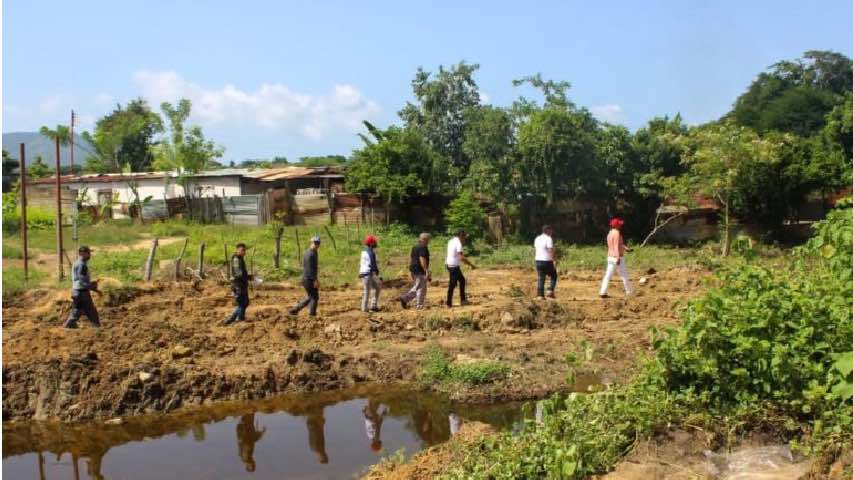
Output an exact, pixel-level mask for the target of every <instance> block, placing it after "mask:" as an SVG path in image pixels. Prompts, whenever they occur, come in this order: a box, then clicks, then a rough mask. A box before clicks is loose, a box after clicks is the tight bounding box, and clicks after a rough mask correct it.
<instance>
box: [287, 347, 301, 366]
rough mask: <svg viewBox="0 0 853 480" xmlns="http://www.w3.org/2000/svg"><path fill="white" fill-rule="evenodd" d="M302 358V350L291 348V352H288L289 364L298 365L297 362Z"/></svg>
mask: <svg viewBox="0 0 853 480" xmlns="http://www.w3.org/2000/svg"><path fill="white" fill-rule="evenodd" d="M300 358H302V352H300V351H299V350H291V351H290V353H288V354H287V364H288V365H296V362H298V361H299V359H300Z"/></svg>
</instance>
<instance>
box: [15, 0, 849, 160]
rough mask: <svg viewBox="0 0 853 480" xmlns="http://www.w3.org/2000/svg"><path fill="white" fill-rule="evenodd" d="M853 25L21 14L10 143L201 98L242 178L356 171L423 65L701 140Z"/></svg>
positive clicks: (113, 7) (649, 7)
mask: <svg viewBox="0 0 853 480" xmlns="http://www.w3.org/2000/svg"><path fill="white" fill-rule="evenodd" d="M851 18H853V2H850V1H826V2H803V1H749V2H744V1H739V2H736V1H714V2H712V1H698V0H696V1H684V0H682V1H659V2H654V1H646V2H631V1H613V2H582V1H572V2H569V1H542V2H524V3H522V2H517V1H514V2H513V1H477V2H475V1H468V2H466V1H460V0H457V1H429V2H404V1H399V0H398V1H382V2H370V1H362V2H355V1H304V2H286V1H253V2H248V1H246V2H235V1H233V0H232V1H204V2H200V1H188V0H179V1H161V0H148V1H144V2H143V1H115V0H113V1H87V0H80V1H76V2H65V1H63V2H59V1H27V0H7V1H5V2H3V131H4V132H10V131H21V130H34V129H37V128H38V127H39V126H40V125H43V124H48V125H54V124H56V123H58V122H61V121H62V122H67V117H68V112H69V110H70V109H71V108H72V107H73V108H74V109H75V110H76V111H78V112H79V113H80V115H81V118H82V121H83V124H84V127H87V128H91V127H92V125H93V124H94V120H95V119H96V118H97V117H98V116H100V115H102V114H104V113H105V112H108V111H109V110H110V109H111V107H112V105H114V104H115V102H122V103H124V102H126V101H127V100H129V99H132V98H135V97H137V96H144V97H146V98H148V99H149V100H150V101H151V102H152V104H153V105H159V103H160V102H161V101H163V100H172V101H174V100H177V99H178V98H179V97H180V96H188V97H190V98H191V99H192V100H193V101H194V114H193V116H192V117H191V121H192V123H196V124H199V125H202V126H203V127H204V129H205V131H206V133H207V134H208V136H209V137H211V138H213V139H214V140H215V141H216V142H217V143H219V144H221V145H223V146H224V147H225V148H226V153H225V160H226V161H228V160H237V161H239V160H242V159H245V158H264V157H270V156H273V155H284V156H287V157H288V158H291V159H294V158H297V157H299V156H302V155H315V154H316V155H319V154H327V153H328V154H349V153H350V152H351V150H352V148H353V147H356V146H357V145H358V139H357V137H356V135H355V132H357V131H359V129H360V122H361V120H363V119H369V120H371V121H374V122H375V123H377V124H379V125H381V126H385V125H388V124H390V123H395V122H398V121H399V120H398V117H397V111H398V110H399V109H400V107H401V106H402V105H403V104H404V102H405V101H406V100H408V99H410V98H411V88H410V81H411V79H412V77H413V75H414V72H415V70H416V69H417V67H418V66H423V67H425V68H426V69H427V70H431V69H436V68H437V66H438V65H439V64H444V65H448V64H452V63H456V62H458V61H460V60H466V61H468V62H476V63H479V64H480V65H481V69H480V71H479V73H478V75H477V81H478V83H479V85H480V88H481V91H482V92H483V93H484V94H485V96H486V98H487V99H488V100H489V101H490V102H492V103H496V104H499V105H507V104H509V103H510V102H512V100H513V99H515V98H516V97H517V96H518V95H519V94H522V93H524V94H528V95H529V94H530V92H529V91H524V90H521V89H518V88H514V87H512V85H511V80H512V79H514V78H518V77H521V76H524V75H528V74H532V73H536V72H541V73H542V74H543V76H545V77H546V78H553V79H557V80H568V81H569V82H571V83H572V89H571V91H570V96H571V98H572V100H573V101H575V102H576V103H577V104H579V105H583V106H586V107H588V108H590V109H591V110H592V111H593V112H594V113H596V115H597V116H598V117H599V118H601V119H603V120H608V121H612V122H616V123H621V124H624V125H626V126H628V127H629V128H632V129H635V128H638V127H639V126H642V125H643V124H644V123H645V122H646V121H648V120H649V119H650V118H652V117H654V116H656V115H664V114H670V115H672V114H675V113H677V112H681V113H682V115H683V116H684V117H685V118H686V120H687V121H688V122H690V123H701V122H704V121H707V120H711V119H715V118H717V117H719V116H720V115H722V114H723V113H725V112H726V111H728V109H729V108H730V106H731V104H732V102H733V101H734V99H735V98H736V97H737V95H738V94H740V93H741V92H743V90H744V89H745V88H746V87H747V85H748V84H749V82H750V81H751V80H752V79H753V78H754V77H755V75H756V74H757V73H758V72H760V71H761V70H763V69H765V68H766V67H767V66H768V65H770V64H772V63H774V62H776V61H778V60H781V59H792V58H796V57H798V56H800V55H801V54H802V53H803V52H804V51H806V50H810V49H830V50H835V51H839V52H841V53H844V54H846V55H848V56H853V28H851V26H850V19H851ZM69 26H70V28H71V30H69Z"/></svg>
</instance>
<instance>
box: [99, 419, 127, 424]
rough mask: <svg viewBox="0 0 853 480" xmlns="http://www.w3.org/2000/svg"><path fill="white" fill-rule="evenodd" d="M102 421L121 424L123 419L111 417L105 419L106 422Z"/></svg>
mask: <svg viewBox="0 0 853 480" xmlns="http://www.w3.org/2000/svg"><path fill="white" fill-rule="evenodd" d="M104 423H105V424H106V425H121V424H122V423H124V422H123V421H122V419H120V418H111V419H109V420H107V421H106V422H104Z"/></svg>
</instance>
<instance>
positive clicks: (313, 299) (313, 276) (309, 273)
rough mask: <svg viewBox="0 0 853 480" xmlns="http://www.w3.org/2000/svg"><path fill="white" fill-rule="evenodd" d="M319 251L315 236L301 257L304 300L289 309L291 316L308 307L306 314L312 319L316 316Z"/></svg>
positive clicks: (317, 237) (318, 239)
mask: <svg viewBox="0 0 853 480" xmlns="http://www.w3.org/2000/svg"><path fill="white" fill-rule="evenodd" d="M319 249H320V237H319V236H318V235H315V236H314V237H313V238H312V239H311V245H310V246H309V247H308V251H306V252H305V256H304V257H302V287H304V288H305V293H306V294H307V296H306V297H305V299H304V300H302V301H301V302H299V303H297V304H296V306H295V307H293V308H291V309H290V314H291V315H296V314H298V313H299V311H300V310H302V309H303V308H305V306H306V305H307V306H308V314H309V315H311V316H312V317H315V316H317V303H319V302H320V280H319V276H318V270H317V261H318V258H319V255H318V252H317V251H318V250H319Z"/></svg>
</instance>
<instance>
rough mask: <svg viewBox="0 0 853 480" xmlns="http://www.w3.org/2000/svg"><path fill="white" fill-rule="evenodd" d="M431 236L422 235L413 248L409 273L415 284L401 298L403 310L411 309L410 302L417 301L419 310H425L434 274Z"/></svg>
mask: <svg viewBox="0 0 853 480" xmlns="http://www.w3.org/2000/svg"><path fill="white" fill-rule="evenodd" d="M430 238H431V237H430V234H428V233H422V234H420V236H419V237H418V243H417V245H415V246H414V247H412V253H411V260H410V262H409V272H410V273H411V274H412V279H413V280H414V281H415V284H414V285H413V286H412V288H411V289H410V290H409V291H408V292H406V293H404V294H403V295H401V296H400V306H402V307H403V308H408V307H409V302H411V301H412V300H413V299H417V304H416V305H417V308H418V309H419V310H420V309H423V308H424V301H425V299H426V293H427V285H428V284H429V282H430V281H431V280H432V273H430V270H429V248H428V247H429V241H430Z"/></svg>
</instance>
